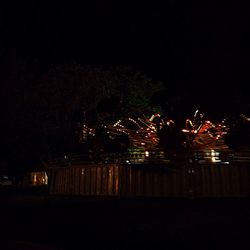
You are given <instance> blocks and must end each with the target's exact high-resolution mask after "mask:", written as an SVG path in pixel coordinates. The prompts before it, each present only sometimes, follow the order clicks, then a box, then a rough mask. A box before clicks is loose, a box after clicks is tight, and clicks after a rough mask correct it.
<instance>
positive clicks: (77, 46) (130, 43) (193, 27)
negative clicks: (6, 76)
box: [1, 0, 249, 97]
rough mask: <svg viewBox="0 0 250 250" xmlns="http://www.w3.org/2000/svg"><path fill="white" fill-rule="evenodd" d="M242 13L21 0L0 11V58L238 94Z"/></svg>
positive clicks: (243, 53)
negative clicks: (117, 70) (96, 68)
mask: <svg viewBox="0 0 250 250" xmlns="http://www.w3.org/2000/svg"><path fill="white" fill-rule="evenodd" d="M248 26H249V9H247V8H243V6H239V5H230V4H228V5H227V6H226V7H219V6H216V5H212V4H211V5H207V6H197V7H194V6H183V5H181V4H180V3H178V2H177V1H167V2H165V1H164V4H163V3H162V4H159V3H157V2H155V1H151V2H148V3H146V2H145V1H133V2H132V1H100V0H99V1H98V0H94V1H51V2H50V3H47V2H43V1H29V2H27V1H26V2H25V1H22V2H20V3H18V4H16V3H15V4H14V3H11V2H10V3H9V4H8V5H5V6H2V8H1V37H2V39H1V58H2V63H4V65H6V63H5V62H6V61H10V60H11V54H13V53H16V54H17V55H18V57H19V58H22V59H23V60H25V62H26V63H28V64H30V63H33V64H34V63H35V64H37V65H39V67H42V66H46V65H48V64H51V63H64V62H72V61H75V62H77V63H81V64H95V65H117V64H128V65H131V66H133V67H136V68H138V69H140V70H142V71H143V72H145V73H147V74H148V75H149V76H151V77H153V78H154V79H157V80H158V79H159V80H161V81H163V82H164V83H166V84H167V86H168V87H169V89H171V90H175V91H176V90H178V91H181V89H183V91H184V92H185V91H189V92H191V93H192V92H193V91H194V92H195V93H197V94H199V95H202V96H209V97H211V96H212V95H216V96H218V95H224V96H225V95H227V94H230V95H233V94H235V90H237V91H239V92H242V93H244V92H245V90H244V87H245V88H246V87H247V84H248V81H249V74H248V59H249V37H248Z"/></svg>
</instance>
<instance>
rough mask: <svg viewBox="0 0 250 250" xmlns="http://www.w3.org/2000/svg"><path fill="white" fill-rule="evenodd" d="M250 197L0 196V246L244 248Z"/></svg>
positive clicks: (248, 244)
mask: <svg viewBox="0 0 250 250" xmlns="http://www.w3.org/2000/svg"><path fill="white" fill-rule="evenodd" d="M249 201H250V199H249V198H223V199H220V198H216V199H215V198H213V199H158V198H154V199H152V198H150V199H149V198H147V199H143V198H141V199H138V198H137V199H118V198H103V197H102V198H98V197H96V198H84V197H75V198H72V197H71V198H69V197H58V196H57V197H52V196H46V195H32V194H29V195H27V194H26V195H13V194H12V195H10V196H4V195H2V196H1V205H0V209H1V214H0V220H1V226H0V227H1V240H0V244H1V245H0V249H3V250H4V249H13V250H15V249H24V250H25V249H38V250H40V249H47V250H48V249H108V250H111V249H249V248H250V239H249V226H250V202H249Z"/></svg>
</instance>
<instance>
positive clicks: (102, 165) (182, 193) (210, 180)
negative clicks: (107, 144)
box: [49, 150, 250, 197]
mask: <svg viewBox="0 0 250 250" xmlns="http://www.w3.org/2000/svg"><path fill="white" fill-rule="evenodd" d="M116 159H117V158H116ZM140 159H141V158H140ZM140 159H139V160H138V159H137V158H136V157H135V159H134V156H133V157H130V160H129V161H128V162H127V163H126V162H125V161H122V162H121V161H117V162H114V161H111V162H110V160H109V161H107V162H106V160H104V161H102V162H99V163H97V162H89V161H86V160H85V159H83V158H81V157H75V158H74V161H73V160H72V161H68V159H66V160H65V159H64V160H63V161H58V162H54V165H51V167H50V168H49V169H50V172H49V193H50V194H55V195H82V196H119V197H190V196H191V197H242V196H243V197H246V196H249V195H250V153H249V151H248V152H245V153H237V152H233V153H232V152H226V153H225V152H220V153H219V152H214V151H213V150H212V151H206V152H196V153H195V154H194V155H193V156H192V157H191V158H188V159H187V158H186V159H185V160H183V161H181V162H178V163H176V164H173V162H172V163H171V162H169V161H166V160H164V161H161V163H156V162H150V161H149V162H148V163H147V164H143V163H141V162H143V161H142V160H140ZM137 162H139V163H140V164H138V163H137Z"/></svg>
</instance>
